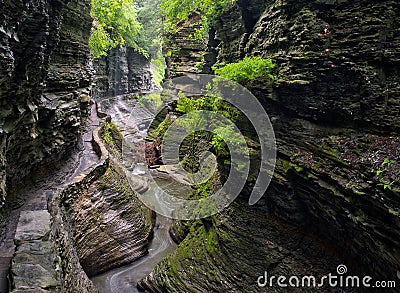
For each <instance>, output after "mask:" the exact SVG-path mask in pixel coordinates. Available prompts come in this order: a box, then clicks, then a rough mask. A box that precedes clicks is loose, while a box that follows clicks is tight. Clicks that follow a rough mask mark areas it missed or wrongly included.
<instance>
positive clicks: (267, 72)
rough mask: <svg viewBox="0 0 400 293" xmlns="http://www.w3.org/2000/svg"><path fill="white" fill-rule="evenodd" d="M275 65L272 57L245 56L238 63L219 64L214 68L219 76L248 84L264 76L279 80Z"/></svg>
mask: <svg viewBox="0 0 400 293" xmlns="http://www.w3.org/2000/svg"><path fill="white" fill-rule="evenodd" d="M274 67H275V65H274V64H273V63H272V60H271V59H263V58H261V57H259V56H257V57H245V58H244V59H243V60H241V61H239V62H236V63H229V64H219V66H214V67H213V70H214V72H215V74H217V75H219V76H222V77H224V78H227V79H230V80H233V81H236V82H238V83H241V84H243V85H246V84H247V83H248V82H251V81H253V80H255V79H257V78H263V77H267V78H268V79H269V80H272V81H275V80H277V77H276V76H275V75H274V74H273V73H272V70H273V68H274Z"/></svg>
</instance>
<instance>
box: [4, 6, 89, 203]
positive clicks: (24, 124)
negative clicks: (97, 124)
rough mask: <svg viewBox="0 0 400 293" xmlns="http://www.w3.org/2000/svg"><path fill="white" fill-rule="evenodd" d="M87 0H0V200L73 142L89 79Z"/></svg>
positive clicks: (85, 98) (86, 97) (55, 158)
mask: <svg viewBox="0 0 400 293" xmlns="http://www.w3.org/2000/svg"><path fill="white" fill-rule="evenodd" d="M89 12H90V1H58V0H35V1H28V2H26V1H17V2H16V1H5V2H3V3H2V5H1V13H2V15H3V17H2V18H1V20H0V42H1V47H0V48H1V49H0V68H1V70H0V71H1V73H0V109H1V110H0V193H1V195H0V200H1V201H4V199H5V196H6V192H7V186H8V187H9V186H12V185H14V184H16V183H17V182H18V181H19V180H21V179H22V178H24V177H25V176H27V175H28V174H29V173H30V172H31V171H32V170H35V169H36V168H38V166H40V165H44V164H48V163H50V162H53V161H56V160H58V159H60V158H61V157H62V156H63V155H64V154H65V153H66V152H67V151H68V150H70V149H71V148H72V147H73V146H74V145H75V142H76V141H77V137H78V134H79V129H80V126H81V124H82V121H83V118H84V117H85V115H86V114H85V113H86V106H87V104H88V103H87V102H88V94H89V91H90V83H91V62H90V57H89V49H88V46H87V40H88V37H89V33H90V27H91V18H90V13H89Z"/></svg>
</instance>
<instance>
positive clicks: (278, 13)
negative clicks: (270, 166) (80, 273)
mask: <svg viewBox="0 0 400 293" xmlns="http://www.w3.org/2000/svg"><path fill="white" fill-rule="evenodd" d="M247 2H248V3H247ZM247 2H246V4H247V5H245V4H244V1H238V2H237V4H236V5H234V6H233V7H232V8H230V9H229V10H228V11H226V12H225V13H224V14H223V15H222V16H221V17H220V18H219V19H218V21H217V22H216V24H215V25H214V29H213V30H211V32H210V37H209V40H210V41H212V43H210V42H209V45H208V52H204V54H207V53H210V52H211V50H214V52H215V55H214V60H215V61H218V62H222V61H224V62H235V61H238V60H239V59H241V58H243V57H244V56H245V55H261V56H263V57H271V58H273V59H274V62H275V63H276V65H277V66H276V74H277V76H278V82H277V83H276V84H275V85H274V86H273V87H272V88H271V87H270V85H269V84H268V85H267V84H263V83H262V82H261V81H258V82H257V81H255V82H254V83H253V86H252V88H250V90H252V92H253V93H254V94H255V95H256V96H257V98H258V99H259V100H260V101H261V102H262V104H263V106H264V107H265V108H266V110H267V112H268V113H269V115H270V118H271V120H272V121H273V126H274V130H275V134H276V136H277V146H278V162H277V166H276V172H275V174H274V177H273V180H272V183H271V185H270V187H269V189H268V192H267V194H265V195H264V198H263V199H262V201H260V202H259V204H258V205H257V206H255V207H249V206H247V202H246V199H247V198H246V196H247V194H248V192H247V191H246V190H244V191H243V193H242V195H241V197H240V198H239V199H238V200H237V201H236V202H235V203H234V204H233V205H232V206H231V207H230V208H229V209H227V210H226V211H224V212H223V213H222V214H220V215H218V216H217V217H216V218H215V219H213V221H212V224H211V225H210V223H207V224H204V223H198V222H196V223H194V224H189V227H191V228H190V229H187V230H186V233H188V234H187V236H186V237H183V238H184V240H183V241H182V243H181V244H180V246H179V247H178V249H177V251H176V252H175V253H174V254H173V255H171V256H170V257H167V258H166V259H165V260H164V261H163V262H162V263H160V264H159V265H158V266H157V267H156V268H155V269H154V271H153V272H152V273H151V274H150V275H149V276H148V277H146V278H145V279H144V280H143V281H142V282H141V284H140V286H141V287H142V289H145V290H147V291H149V292H172V291H187V290H190V288H194V289H195V290H196V291H201V292H206V291H207V292H210V291H224V292H237V291H241V292H258V291H265V290H266V288H261V287H258V286H257V278H258V276H263V275H264V272H265V271H267V272H268V274H269V275H270V276H272V275H275V276H279V275H284V276H291V275H298V276H304V275H315V276H319V277H320V276H322V275H327V274H328V273H335V272H336V267H337V266H338V265H339V264H346V265H347V267H348V270H349V273H350V274H351V275H354V274H359V275H360V276H363V275H370V276H372V277H373V279H374V280H379V279H381V280H382V279H383V280H397V281H398V275H399V273H398V272H399V271H400V270H399V269H400V259H399V252H400V243H399V241H398V239H400V237H399V236H400V235H399V231H400V229H399V228H400V225H399V223H400V221H399V215H400V213H399V212H400V210H399V207H400V202H399V191H400V188H399V187H400V185H399V178H400V174H399V173H400V172H399V169H400V163H399V161H398V160H399V157H400V156H399V155H400V153H399V149H400V138H399V136H400V135H399V125H400V123H399V118H400V113H399V105H400V93H399V82H400V79H399V75H398V72H399V69H400V63H399V61H400V59H399V57H400V55H399V53H400V52H399V51H398V48H399V45H400V31H399V28H400V26H399V24H400V23H399V15H400V5H399V3H397V2H396V1H380V2H379V3H378V2H377V1H367V0H365V1H361V0H360V1H317V0H316V1H278V0H277V1H247ZM180 33H184V31H181V32H180ZM180 40H187V38H185V36H183V35H179V36H178V37H177V38H176V41H177V44H176V46H178V47H179V44H180ZM182 47H184V48H186V47H187V44H186V41H185V42H183V43H182ZM196 50H201V48H199V47H197V49H196ZM174 52H177V53H178V54H179V50H173V51H172V54H174ZM182 52H183V53H184V52H185V51H182ZM198 56H199V54H196V56H194V58H192V59H191V63H192V64H194V63H196V62H199V61H201V60H200V59H199V58H198ZM185 58H191V55H182V56H179V55H178V56H173V57H172V59H171V60H177V62H178V63H179V62H180V60H183V62H185ZM209 60H212V58H210V59H209ZM180 66H181V65H180V63H179V64H176V65H174V67H171V68H173V69H174V68H180ZM181 73H182V72H181V70H179V71H177V72H176V74H181ZM170 75H171V76H173V74H170ZM184 235H186V234H184ZM274 290H277V292H286V289H285V288H279V287H275V288H274ZM279 290H281V291H279ZM302 290H306V288H303V289H302ZM308 290H310V292H314V291H313V289H308Z"/></svg>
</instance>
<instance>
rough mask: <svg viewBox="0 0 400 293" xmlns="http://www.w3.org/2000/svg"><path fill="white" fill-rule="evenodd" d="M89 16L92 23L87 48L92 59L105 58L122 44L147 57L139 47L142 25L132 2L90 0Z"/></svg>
mask: <svg viewBox="0 0 400 293" xmlns="http://www.w3.org/2000/svg"><path fill="white" fill-rule="evenodd" d="M91 15H92V17H93V19H94V21H93V28H92V34H91V36H90V38H89V46H90V49H91V51H92V53H93V55H94V58H98V57H101V56H106V55H107V52H108V51H109V50H110V49H112V48H115V47H116V46H118V45H124V44H127V45H129V46H131V47H132V48H133V49H135V50H136V51H137V52H139V53H142V54H144V55H147V52H146V51H145V50H144V49H143V48H142V47H141V46H140V45H139V41H138V40H139V35H140V32H141V29H142V25H141V24H140V23H139V22H138V20H137V9H136V6H135V4H134V3H133V0H92V10H91Z"/></svg>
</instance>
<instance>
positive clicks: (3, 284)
mask: <svg viewBox="0 0 400 293" xmlns="http://www.w3.org/2000/svg"><path fill="white" fill-rule="evenodd" d="M10 261H11V257H0V293H8V278H7V277H8V273H9V267H10Z"/></svg>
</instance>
